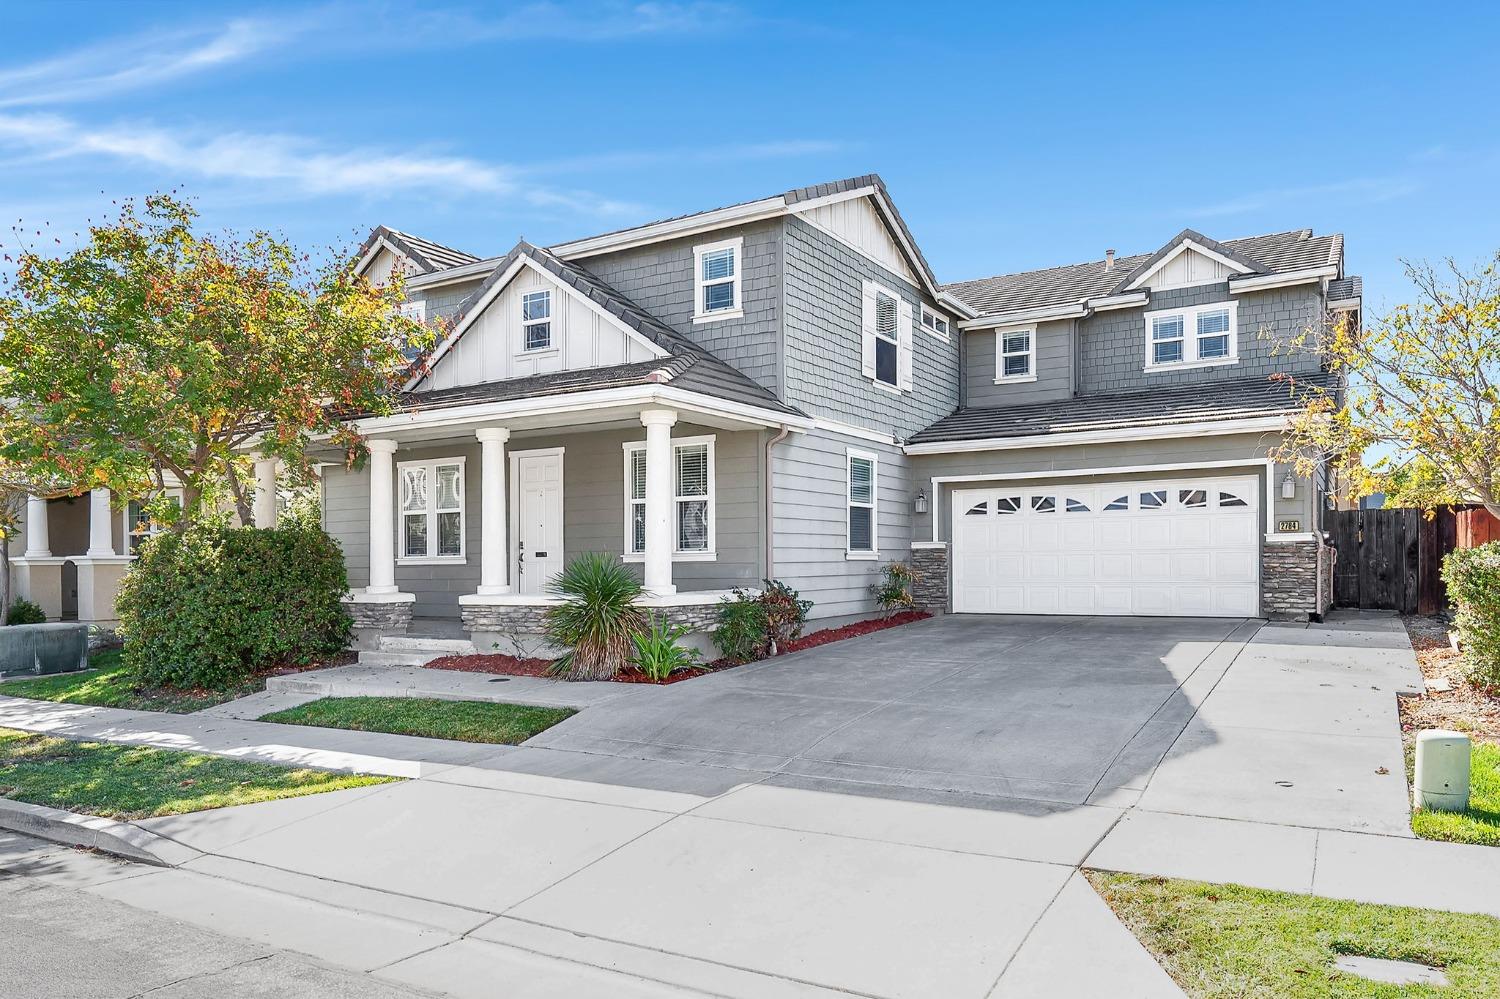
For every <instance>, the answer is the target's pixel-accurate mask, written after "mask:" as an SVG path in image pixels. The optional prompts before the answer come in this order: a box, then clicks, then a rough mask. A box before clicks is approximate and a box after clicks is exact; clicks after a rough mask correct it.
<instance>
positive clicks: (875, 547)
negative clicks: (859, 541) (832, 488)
mask: <svg viewBox="0 0 1500 999" xmlns="http://www.w3.org/2000/svg"><path fill="white" fill-rule="evenodd" d="M856 458H858V459H860V460H861V461H868V462H869V463H870V502H869V503H868V504H864V503H861V504H859V505H860V506H861V507H864V506H866V505H868V507H869V510H870V548H869V549H868V550H865V549H863V548H861V549H855V548H853V547H851V546H850V542H851V541H852V540H853V538H852V535H853V528H854V518H853V517H852V516H851V515H850V512H851V511H852V510H853V509H854V505H855V504H854V495H853V492H854V475H853V465H854V459H856ZM879 557H880V455H878V454H876V453H875V452H874V451H864V450H861V449H859V448H854V447H851V448H845V449H844V558H846V559H877V558H879Z"/></svg>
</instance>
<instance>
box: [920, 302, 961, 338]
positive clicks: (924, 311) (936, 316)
mask: <svg viewBox="0 0 1500 999" xmlns="http://www.w3.org/2000/svg"><path fill="white" fill-rule="evenodd" d="M917 309H918V313H917V325H918V326H920V327H921V328H922V329H923V331H924V332H926V333H927V335H928V336H931V337H934V338H936V339H938V340H941V341H943V342H944V343H947V342H948V341H949V340H951V339H952V338H953V320H951V319H949V318H948V317H947V316H946V315H944V314H943V313H941V312H939V311H937V310H936V309H929V308H928V307H927V303H926V302H920V303H918V305H917ZM928 316H931V317H932V318H933V320H934V321H935V322H941V323H942V324H943V326H944V327H945V328H946V331H944V330H936V329H933V328H932V327H931V326H928V325H927V317H928Z"/></svg>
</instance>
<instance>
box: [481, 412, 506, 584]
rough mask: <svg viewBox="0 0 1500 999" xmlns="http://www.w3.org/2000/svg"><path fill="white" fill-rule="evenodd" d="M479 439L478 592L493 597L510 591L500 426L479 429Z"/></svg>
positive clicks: (503, 437)
mask: <svg viewBox="0 0 1500 999" xmlns="http://www.w3.org/2000/svg"><path fill="white" fill-rule="evenodd" d="M474 436H475V437H478V438H479V458H480V460H479V474H480V480H479V593H480V595H481V596H493V595H495V594H500V593H509V592H510V573H509V571H508V570H509V568H510V566H509V561H510V554H509V553H510V547H509V539H508V538H507V537H506V523H505V442H506V441H508V440H510V431H509V430H507V429H506V428H504V427H480V428H479V429H478V430H476V431H474Z"/></svg>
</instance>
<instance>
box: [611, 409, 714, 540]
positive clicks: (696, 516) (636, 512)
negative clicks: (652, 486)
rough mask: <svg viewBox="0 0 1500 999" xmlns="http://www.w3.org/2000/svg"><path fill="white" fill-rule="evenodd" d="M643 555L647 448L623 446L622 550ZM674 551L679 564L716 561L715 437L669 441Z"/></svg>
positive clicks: (634, 443) (640, 443)
mask: <svg viewBox="0 0 1500 999" xmlns="http://www.w3.org/2000/svg"><path fill="white" fill-rule="evenodd" d="M645 551H646V444H645V442H644V441H631V442H630V443H628V444H626V445H625V552H626V556H625V557H626V558H627V559H628V560H632V561H638V560H639V558H640V556H641V555H642V554H643V553H644V552H645ZM672 551H673V558H675V559H678V560H686V561H693V560H712V559H713V557H714V439H713V437H685V438H682V439H681V440H674V441H673V442H672Z"/></svg>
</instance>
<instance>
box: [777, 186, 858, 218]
mask: <svg viewBox="0 0 1500 999" xmlns="http://www.w3.org/2000/svg"><path fill="white" fill-rule="evenodd" d="M874 196H875V187H874V185H873V184H867V185H865V186H864V187H856V188H855V189H854V190H852V191H839V192H838V193H837V194H825V195H823V196H822V197H821V198H808V199H807V200H806V201H799V202H797V203H796V204H795V205H793V206H791V207H792V208H793V209H794V210H795V211H796V213H797V214H798V215H801V214H802V213H803V212H810V211H813V210H814V209H817V208H822V207H824V206H825V205H836V204H838V203H839V202H841V201H853V200H854V199H855V198H870V197H874Z"/></svg>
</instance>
